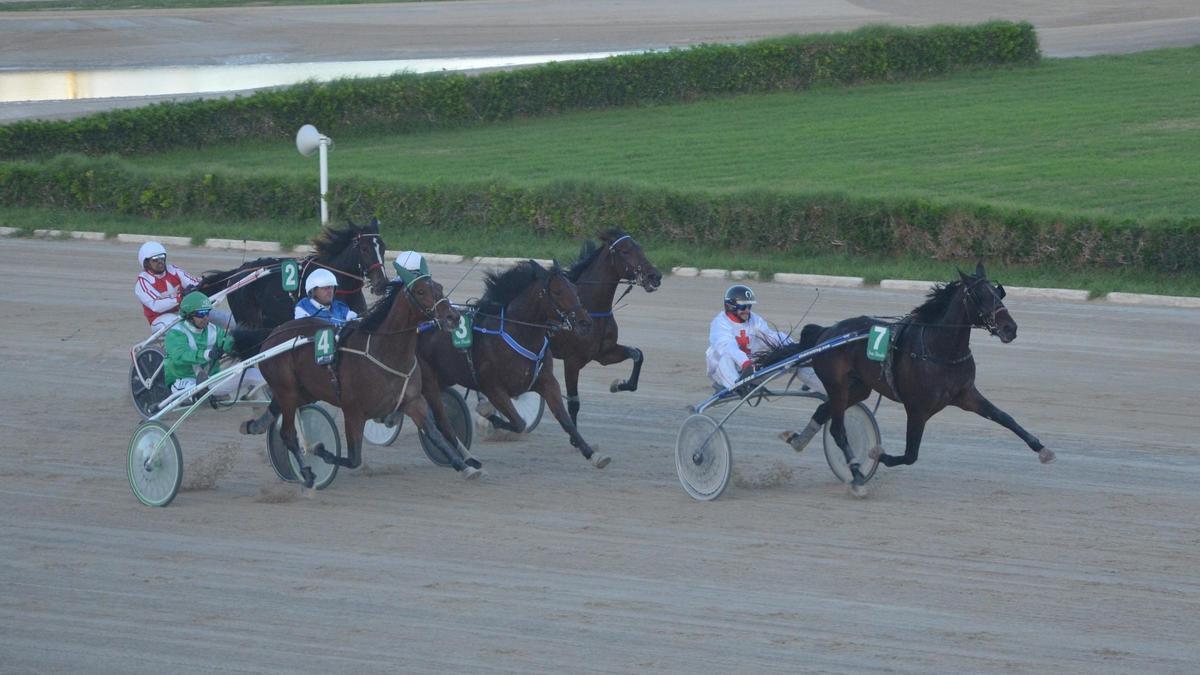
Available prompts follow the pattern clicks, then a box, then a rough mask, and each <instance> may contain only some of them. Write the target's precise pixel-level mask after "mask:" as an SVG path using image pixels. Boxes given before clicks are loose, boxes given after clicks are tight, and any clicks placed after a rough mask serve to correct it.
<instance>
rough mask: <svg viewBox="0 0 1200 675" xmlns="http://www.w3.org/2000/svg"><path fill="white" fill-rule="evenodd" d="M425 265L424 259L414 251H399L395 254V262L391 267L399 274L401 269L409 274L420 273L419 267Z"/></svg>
mask: <svg viewBox="0 0 1200 675" xmlns="http://www.w3.org/2000/svg"><path fill="white" fill-rule="evenodd" d="M424 263H425V258H423V257H422V256H421V254H420V253H417V252H416V251H401V252H399V253H397V254H396V260H395V262H393V263H392V266H393V267H395V268H396V272H397V273H399V272H400V270H401V269H406V270H408V271H409V272H420V271H421V266H422V265H423V264H424Z"/></svg>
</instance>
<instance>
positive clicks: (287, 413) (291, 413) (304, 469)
mask: <svg viewBox="0 0 1200 675" xmlns="http://www.w3.org/2000/svg"><path fill="white" fill-rule="evenodd" d="M281 408H282V411H283V420H282V422H281V423H280V425H279V436H280V437H281V438H282V439H283V446H284V447H285V448H287V449H288V452H290V453H292V456H293V457H295V458H296V464H297V465H298V466H299V467H300V479H301V481H303V482H304V487H306V488H311V487H312V486H313V483H315V482H316V480H317V475H316V474H315V473H313V470H312V469H311V468H310V467H309V466H308V463H307V462H305V461H304V453H303V452H301V451H300V441H299V438H298V436H299V434H298V430H297V429H296V408H295V407H294V406H292V405H287V404H281ZM325 461H329V460H328V459H326V460H325Z"/></svg>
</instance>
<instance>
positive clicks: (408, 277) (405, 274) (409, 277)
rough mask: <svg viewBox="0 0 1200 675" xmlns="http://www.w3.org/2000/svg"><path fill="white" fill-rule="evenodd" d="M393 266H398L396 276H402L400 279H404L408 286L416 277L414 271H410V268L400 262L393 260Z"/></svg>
mask: <svg viewBox="0 0 1200 675" xmlns="http://www.w3.org/2000/svg"><path fill="white" fill-rule="evenodd" d="M392 266H393V267H395V268H396V276H398V277H400V281H403V282H404V285H405V286H408V285H409V284H411V283H412V282H413V279H415V278H416V277H414V276H413V273H412V272H409V271H408V269H406V268H405V267H404V266H403V265H401V264H400V263H397V262H393V263H392ZM422 266H424V265H422Z"/></svg>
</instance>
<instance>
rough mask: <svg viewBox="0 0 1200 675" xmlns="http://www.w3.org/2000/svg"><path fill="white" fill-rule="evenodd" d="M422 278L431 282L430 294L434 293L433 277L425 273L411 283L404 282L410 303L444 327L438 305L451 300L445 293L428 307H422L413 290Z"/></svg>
mask: <svg viewBox="0 0 1200 675" xmlns="http://www.w3.org/2000/svg"><path fill="white" fill-rule="evenodd" d="M422 279H424V280H425V281H426V283H428V284H429V294H430V296H432V295H433V277H431V276H429V275H428V274H423V275H421V276H419V277H417V278H416V279H413V280H412V281H411V282H410V283H407V284H404V295H405V296H407V298H408V303H409V304H410V305H412V306H413V308H415V309H417V310H418V311H420V312H423V313H424V314H425V318H426V319H428V320H430V321H432V322H433V324H434V325H435V326H437V327H438V328H439V329H440V328H441V327H442V320H441V319H439V318H438V316H437V308H438V305H440V304H442V303H443V302H444V303H446V304H450V300H449V299H448V298H447V297H446V296H444V295H443V296H442V297H441V299H439V300H436V301H434V303H433V304H432V305H430V306H428V307H422V306H421V303H420V302H418V301H417V296H415V295H413V292H412V287H413V286H415V285H416V283H417V282H418V281H421V280H422Z"/></svg>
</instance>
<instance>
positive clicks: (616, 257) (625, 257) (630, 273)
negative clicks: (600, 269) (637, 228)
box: [600, 231, 662, 293]
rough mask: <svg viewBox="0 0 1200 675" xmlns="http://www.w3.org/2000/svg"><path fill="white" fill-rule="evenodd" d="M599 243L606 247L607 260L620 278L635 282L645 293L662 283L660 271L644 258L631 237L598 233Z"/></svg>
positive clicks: (615, 233)
mask: <svg viewBox="0 0 1200 675" xmlns="http://www.w3.org/2000/svg"><path fill="white" fill-rule="evenodd" d="M600 243H601V244H602V245H603V246H606V247H607V248H608V255H609V262H610V264H612V266H613V269H615V270H616V272H617V276H618V277H619V278H620V279H623V280H629V281H633V282H635V283H637V284H638V285H639V286H641V287H642V288H644V289H646V292H647V293H653V292H654V291H656V290H658V287H659V286H661V285H662V272H659V271H658V268H657V267H655V266H654V265H653V264H651V263H650V261H649V260H647V259H646V253H645V252H644V251H643V250H642V247H641V245H639V244H638V243H637V242H636V241H635V240H634V239H633V237H631V236H629V235H628V234H624V233H621V232H620V231H610V232H605V233H602V234H601V235H600Z"/></svg>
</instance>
